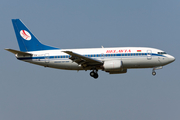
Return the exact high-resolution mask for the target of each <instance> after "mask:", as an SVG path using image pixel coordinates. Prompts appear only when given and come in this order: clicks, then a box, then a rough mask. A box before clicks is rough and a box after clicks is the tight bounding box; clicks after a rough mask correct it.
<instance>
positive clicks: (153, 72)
mask: <svg viewBox="0 0 180 120" xmlns="http://www.w3.org/2000/svg"><path fill="white" fill-rule="evenodd" d="M162 68H163V67H162V66H159V67H154V68H153V70H152V75H153V76H155V75H156V72H155V70H158V69H162Z"/></svg>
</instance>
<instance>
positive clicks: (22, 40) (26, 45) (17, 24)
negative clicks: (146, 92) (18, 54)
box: [12, 19, 58, 52]
mask: <svg viewBox="0 0 180 120" xmlns="http://www.w3.org/2000/svg"><path fill="white" fill-rule="evenodd" d="M12 23H13V27H14V31H15V34H16V38H17V41H18V44H19V48H20V50H21V51H23V52H28V51H38V50H53V49H58V48H55V47H51V46H47V45H43V44H42V43H40V42H39V41H38V39H37V38H36V37H35V36H34V35H33V34H32V33H31V32H30V30H29V29H28V28H27V27H26V26H25V25H24V24H23V23H22V22H21V20H20V19H12Z"/></svg>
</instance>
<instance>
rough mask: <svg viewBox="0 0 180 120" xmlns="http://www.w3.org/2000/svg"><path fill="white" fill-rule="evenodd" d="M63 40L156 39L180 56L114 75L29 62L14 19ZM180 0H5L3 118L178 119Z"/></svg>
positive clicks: (143, 43) (92, 44)
mask: <svg viewBox="0 0 180 120" xmlns="http://www.w3.org/2000/svg"><path fill="white" fill-rule="evenodd" d="M15 18H19V19H21V20H22V21H23V22H24V23H25V24H26V26H28V28H29V29H30V30H31V31H32V33H33V34H35V36H36V37H37V38H38V39H39V40H40V41H41V42H42V43H44V44H47V45H51V46H55V47H59V48H97V47H101V46H102V45H103V46H104V47H133V46H137V47H153V48H158V49H161V50H164V51H166V52H167V53H168V54H171V55H173V56H174V57H175V58H176V61H175V62H173V63H171V64H169V65H167V66H164V67H163V69H161V70H157V71H156V72H157V75H156V76H152V69H133V70H128V72H127V73H126V74H117V75H109V74H108V73H105V72H102V71H99V78H98V80H94V79H93V78H91V77H90V76H89V71H79V72H77V71H66V70H59V69H52V68H44V67H41V66H37V65H33V64H29V63H25V62H22V61H19V60H17V59H16V58H15V56H14V55H13V54H12V53H9V52H8V51H5V50H4V48H12V49H16V50H19V47H18V44H17V41H16V37H15V33H14V30H13V26H12V23H11V19H15ZM179 45H180V1H179V0H48V1H46V0H31V1H27V0H1V3H0V48H1V50H0V55H1V57H0V120H110V119H111V120H170V119H171V120H179V119H180V114H179V113H180V77H179V71H180V67H179V65H180V62H179V59H180V55H179V51H180V48H179Z"/></svg>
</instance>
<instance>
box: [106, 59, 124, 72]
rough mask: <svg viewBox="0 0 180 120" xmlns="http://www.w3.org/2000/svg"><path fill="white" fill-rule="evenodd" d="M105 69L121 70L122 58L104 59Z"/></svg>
mask: <svg viewBox="0 0 180 120" xmlns="http://www.w3.org/2000/svg"><path fill="white" fill-rule="evenodd" d="M103 67H104V70H105V71H107V72H109V71H120V70H121V68H122V61H121V60H108V61H104V65H103Z"/></svg>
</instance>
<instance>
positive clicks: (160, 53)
mask: <svg viewBox="0 0 180 120" xmlns="http://www.w3.org/2000/svg"><path fill="white" fill-rule="evenodd" d="M158 54H159V55H163V54H167V53H166V52H158Z"/></svg>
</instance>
